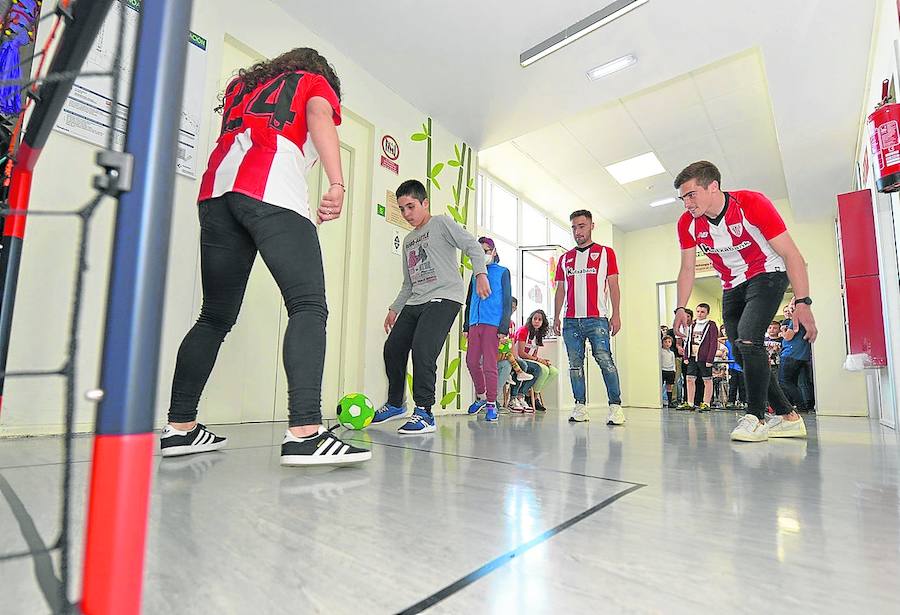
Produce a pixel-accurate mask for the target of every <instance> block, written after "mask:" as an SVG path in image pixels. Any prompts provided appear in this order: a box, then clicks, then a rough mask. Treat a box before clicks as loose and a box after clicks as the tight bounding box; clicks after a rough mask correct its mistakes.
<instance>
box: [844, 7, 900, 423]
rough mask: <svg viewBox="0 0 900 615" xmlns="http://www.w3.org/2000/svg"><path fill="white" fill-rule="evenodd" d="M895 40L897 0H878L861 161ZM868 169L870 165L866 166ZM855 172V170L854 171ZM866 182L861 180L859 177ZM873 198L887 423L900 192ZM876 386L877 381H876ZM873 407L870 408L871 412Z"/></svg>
mask: <svg viewBox="0 0 900 615" xmlns="http://www.w3.org/2000/svg"><path fill="white" fill-rule="evenodd" d="M898 39H900V25H898V15H897V3H896V2H894V1H893V0H879V6H878V12H877V14H876V18H875V28H874V32H873V36H872V49H871V54H870V58H869V74H868V85H867V88H866V91H865V92H864V95H863V108H862V113H861V117H860V135H859V140H858V142H857V144H856V152H857V157H856V161H857V162H858V163H859V164H860V165H863V164H864V161H865V159H866V158H867V157H868V156H869V141H868V131H867V130H866V125H865V124H866V117H867V116H868V114H869V113H871V112H872V111H873V110H874V109H875V105H877V104H878V103H879V102H880V100H881V82H882V80H884V79H890V78H893V79H894V84H895V89H896V88H898V87H900V82H898V81H900V80H898V77H900V75H898V66H897V55H896V52H895V41H897V40H898ZM869 166H870V168H871V167H872V165H871V164H870V165H869ZM853 172H854V174H855V173H856V170H855V169H854V170H853ZM864 181H865V180H864ZM863 187H866V188H869V189H870V190H871V191H872V193H873V194H875V172H874V170H870V171H869V176H868V181H865V183H864V186H863ZM874 203H875V205H874V206H875V214H876V215H875V224H876V232H877V234H878V237H877V245H878V259H879V271H880V273H881V284H882V286H881V292H882V305H883V311H884V314H885V323H884V324H885V340H886V342H887V346H888V367H887V368H885V369H882V370H877V372H878V373H877V376H878V380H875V378H876V373H875V371H870V372H869V374H870V378H871V379H873V384H874V385H875V386H873V387H872V391H873V393H876V394H877V396H878V397H879V399H878V405H879V408H878V410H877V412H878V413H880V414H881V416H882V418H883V419H884V420H886V422H887V423H888V424H892V425H893V424H895V421H896V418H895V417H896V414H897V412H898V407H900V335H898V334H897V330H898V327H900V285H898V283H897V280H898V277H897V271H898V266H897V249H896V246H897V245H900V226H898V225H900V215H898V214H900V197H898V196H897V193H894V194H891V195H879V196H878V198H877V199H875V201H874ZM879 385H880V386H879ZM875 412H876V410H875V409H874V408H873V414H874V413H875Z"/></svg>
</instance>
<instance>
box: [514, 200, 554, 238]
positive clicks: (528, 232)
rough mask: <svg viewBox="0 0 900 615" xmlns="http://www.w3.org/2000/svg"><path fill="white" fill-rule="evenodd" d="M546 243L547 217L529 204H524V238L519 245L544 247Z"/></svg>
mask: <svg viewBox="0 0 900 615" xmlns="http://www.w3.org/2000/svg"><path fill="white" fill-rule="evenodd" d="M546 243H547V216H545V215H544V214H543V213H541V212H540V211H538V210H537V209H535V208H534V207H532V206H531V205H529V204H528V203H522V236H521V238H520V241H519V244H520V245H523V246H543V245H545V244H546Z"/></svg>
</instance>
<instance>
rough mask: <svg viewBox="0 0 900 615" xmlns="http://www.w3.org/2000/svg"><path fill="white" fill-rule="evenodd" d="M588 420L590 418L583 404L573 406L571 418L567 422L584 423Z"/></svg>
mask: <svg viewBox="0 0 900 615" xmlns="http://www.w3.org/2000/svg"><path fill="white" fill-rule="evenodd" d="M590 420H591V417H590V415H589V414H588V413H587V410H585V409H584V404H575V409H574V410H572V416H570V417H569V422H570V423H584V422H586V421H590ZM623 420H624V419H623Z"/></svg>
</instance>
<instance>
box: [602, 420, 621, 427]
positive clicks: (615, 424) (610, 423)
mask: <svg viewBox="0 0 900 615" xmlns="http://www.w3.org/2000/svg"><path fill="white" fill-rule="evenodd" d="M606 424H607V425H612V426H613V427H621V426H622V425H624V424H625V421H622V422H621V423H616V422H615V421H606Z"/></svg>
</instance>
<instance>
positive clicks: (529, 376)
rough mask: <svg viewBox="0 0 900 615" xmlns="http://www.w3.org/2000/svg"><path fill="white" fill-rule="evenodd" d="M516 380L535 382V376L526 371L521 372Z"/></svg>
mask: <svg viewBox="0 0 900 615" xmlns="http://www.w3.org/2000/svg"><path fill="white" fill-rule="evenodd" d="M516 379H517V380H519V381H521V382H525V381H526V380H534V375H533V374H529V373H528V372H526V371H521V372H519V373H518V374H516Z"/></svg>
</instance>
